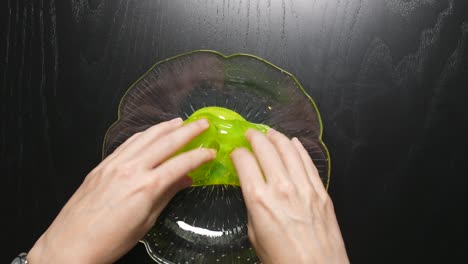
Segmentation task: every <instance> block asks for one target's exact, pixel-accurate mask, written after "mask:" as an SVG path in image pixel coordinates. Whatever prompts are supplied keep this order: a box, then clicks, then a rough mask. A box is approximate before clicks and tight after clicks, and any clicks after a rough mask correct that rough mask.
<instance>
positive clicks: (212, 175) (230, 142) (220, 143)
mask: <svg viewBox="0 0 468 264" xmlns="http://www.w3.org/2000/svg"><path fill="white" fill-rule="evenodd" d="M202 118H205V119H207V120H208V122H209V123H210V127H209V128H208V129H207V130H206V131H205V132H203V133H202V134H201V135H199V136H198V137H196V138H195V139H194V140H192V141H191V142H190V143H189V144H187V145H186V146H185V147H184V148H183V149H182V150H181V151H182V152H185V151H188V150H191V149H195V148H201V147H203V148H212V149H215V150H216V151H217V155H216V158H215V159H214V160H212V161H210V162H208V163H205V164H204V165H202V166H200V167H199V168H198V169H196V170H194V171H192V172H191V173H189V176H190V177H191V178H192V180H193V186H200V185H216V184H226V185H237V186H239V179H238V177H237V173H236V170H235V168H234V165H233V164H232V161H231V158H230V156H229V154H231V152H232V151H233V150H234V149H235V148H238V147H245V148H249V149H250V145H249V143H248V141H247V139H246V138H245V136H244V134H245V132H246V131H247V129H249V128H252V129H256V130H258V131H261V132H263V133H266V132H267V131H268V129H269V127H268V126H266V125H263V124H255V123H250V122H248V121H247V120H245V119H244V118H243V117H242V116H241V115H239V114H238V113H236V112H234V111H232V110H229V109H227V108H222V107H215V106H211V107H204V108H201V109H199V110H197V111H196V112H194V113H193V114H192V115H191V116H190V117H189V118H188V119H187V120H185V122H184V123H191V122H194V121H196V120H199V119H202Z"/></svg>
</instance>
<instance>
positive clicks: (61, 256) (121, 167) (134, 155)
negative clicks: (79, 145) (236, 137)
mask: <svg viewBox="0 0 468 264" xmlns="http://www.w3.org/2000/svg"><path fill="white" fill-rule="evenodd" d="M208 126H209V124H208V122H207V121H206V120H204V119H202V120H199V121H197V122H193V123H189V124H187V125H184V126H182V120H181V119H180V118H178V119H174V120H172V121H168V122H163V123H160V124H158V125H156V126H153V127H151V128H149V129H147V130H146V131H144V132H141V133H137V134H135V135H133V136H132V137H131V138H130V139H128V140H127V141H126V142H125V143H123V144H122V145H121V146H120V147H119V148H118V149H116V150H115V151H114V153H112V154H111V155H110V156H108V157H107V158H106V159H105V160H104V161H102V162H101V163H100V164H99V165H98V166H97V167H96V168H95V169H94V170H92V171H91V172H90V173H89V174H88V176H87V177H86V179H85V180H84V182H83V184H82V185H81V186H80V187H79V189H78V190H77V191H76V193H75V194H74V195H73V196H72V197H71V199H70V200H69V201H68V202H67V204H66V205H65V206H64V208H63V209H62V210H61V212H60V213H59V215H58V216H57V218H56V219H55V220H54V222H53V223H52V225H51V226H50V227H49V228H48V229H47V231H46V232H45V233H44V234H43V235H42V236H41V237H40V238H39V240H38V241H37V242H36V244H35V245H34V247H33V248H32V249H31V250H30V252H29V254H28V261H29V262H30V263H32V264H40V263H112V262H114V261H116V260H117V259H118V258H120V257H121V256H122V255H124V254H125V253H126V252H127V251H129V250H130V249H131V248H132V247H133V246H134V245H135V244H136V243H137V242H138V240H139V239H141V238H142V237H143V236H144V235H145V233H146V232H148V230H149V229H150V228H151V227H152V226H153V225H154V223H155V221H156V219H157V218H158V216H159V214H160V213H161V211H162V210H163V209H164V207H165V206H166V205H167V203H168V202H169V201H170V199H172V197H173V196H174V195H175V194H176V193H177V192H178V191H179V190H181V189H183V188H185V187H188V186H190V185H191V180H190V178H188V177H187V176H185V175H187V173H188V172H190V171H191V170H193V169H195V168H197V167H198V166H200V165H201V164H202V163H204V162H207V161H209V160H211V159H213V158H214V157H215V155H216V154H215V152H214V150H209V149H195V150H192V151H189V152H185V153H182V154H180V155H178V156H175V157H172V156H173V155H174V154H175V153H176V151H177V150H179V149H180V148H181V147H182V146H184V145H185V144H187V143H188V142H189V141H191V140H192V139H193V138H195V137H196V136H197V135H199V134H200V133H202V132H203V131H204V130H206V129H207V128H208Z"/></svg>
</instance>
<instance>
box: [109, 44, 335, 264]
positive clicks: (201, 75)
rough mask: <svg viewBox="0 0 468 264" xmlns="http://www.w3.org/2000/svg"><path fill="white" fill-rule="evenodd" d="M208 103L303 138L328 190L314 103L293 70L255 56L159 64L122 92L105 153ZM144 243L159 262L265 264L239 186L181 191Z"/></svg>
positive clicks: (184, 58)
mask: <svg viewBox="0 0 468 264" xmlns="http://www.w3.org/2000/svg"><path fill="white" fill-rule="evenodd" d="M206 106H220V107H225V108H229V109H231V110H234V111H236V112H237V113H239V114H240V115H242V116H243V117H244V118H245V119H247V120H248V121H249V122H253V123H262V124H265V125H268V126H270V127H273V128H275V129H276V130H278V131H280V132H282V133H284V134H285V135H287V136H288V137H290V138H292V137H297V138H299V140H301V142H302V143H303V144H304V146H305V147H306V149H307V151H308V152H309V154H310V155H311V157H312V159H313V160H314V163H315V165H316V167H317V169H318V171H319V174H320V177H321V178H322V181H323V183H324V185H325V186H326V187H328V183H329V178H330V157H329V153H328V150H327V148H326V147H325V145H324V144H323V142H322V140H321V137H322V122H321V119H320V114H319V112H318V109H317V107H316V105H315V103H314V101H313V100H312V98H311V97H310V96H309V95H308V94H307V93H306V92H305V91H304V89H303V88H302V86H301V85H300V84H299V82H298V81H297V80H296V78H295V77H294V76H293V75H291V74H290V73H288V72H286V71H284V70H282V69H280V68H278V67H276V66H274V65H273V64H271V63H269V62H267V61H265V60H263V59H261V58H258V57H256V56H253V55H249V54H234V55H230V56H224V55H222V54H220V53H218V52H215V51H193V52H189V53H186V54H182V55H179V56H176V57H174V58H170V59H167V60H164V61H161V62H159V63H157V64H155V65H154V66H153V67H152V68H151V69H150V70H149V71H148V72H147V73H146V74H145V75H143V76H142V77H141V78H140V79H139V80H137V81H136V82H135V83H134V84H133V85H132V86H131V87H130V88H129V89H128V91H127V92H126V94H125V95H124V96H123V98H122V100H121V102H120V105H119V112H118V120H117V121H116V122H115V123H114V124H113V125H112V126H111V127H110V128H109V130H108V131H107V133H106V136H105V139H104V144H103V158H104V157H106V156H107V155H109V154H110V153H112V152H113V151H114V150H115V149H116V148H117V147H118V146H119V145H120V144H122V143H123V142H124V141H125V140H126V139H127V138H129V137H130V136H131V135H133V134H134V133H136V132H139V131H143V130H145V129H146V128H148V127H150V126H152V125H155V124H158V123H160V122H162V121H166V120H170V119H172V118H175V117H178V116H180V117H185V118H187V117H189V116H190V115H191V114H192V113H193V112H195V111H196V110H198V109H199V108H202V107H206ZM141 241H142V242H143V243H144V244H145V246H146V248H147V251H148V254H149V255H150V256H151V257H152V258H153V259H154V260H155V261H156V262H157V263H259V259H258V257H257V256H256V254H255V251H254V250H253V248H252V246H251V245H250V242H249V240H248V237H247V212H246V208H245V204H244V200H243V198H242V192H241V189H240V188H239V187H238V186H229V185H210V186H198V187H190V188H187V189H185V190H183V191H181V192H179V193H178V194H177V195H176V196H175V197H174V198H173V199H172V200H171V202H170V203H169V205H168V206H167V207H166V208H165V210H164V211H163V212H162V214H161V215H160V217H159V218H158V220H157V222H156V224H155V225H154V226H153V228H152V229H151V230H150V231H149V232H148V233H147V234H146V235H145V237H144V238H142V240H141Z"/></svg>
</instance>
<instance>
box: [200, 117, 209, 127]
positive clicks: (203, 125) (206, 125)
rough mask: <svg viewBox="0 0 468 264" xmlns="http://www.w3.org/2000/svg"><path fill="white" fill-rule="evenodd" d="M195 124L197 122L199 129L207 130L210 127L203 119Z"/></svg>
mask: <svg viewBox="0 0 468 264" xmlns="http://www.w3.org/2000/svg"><path fill="white" fill-rule="evenodd" d="M197 122H198V124H199V125H200V126H201V127H203V128H207V127H209V126H210V123H208V120H206V119H204V118H203V119H200V120H198V121H197Z"/></svg>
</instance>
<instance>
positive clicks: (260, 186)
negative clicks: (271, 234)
mask: <svg viewBox="0 0 468 264" xmlns="http://www.w3.org/2000/svg"><path fill="white" fill-rule="evenodd" d="M231 159H232V163H233V164H234V168H235V169H236V172H237V176H238V177H239V182H240V185H241V190H242V195H243V197H244V200H245V204H246V207H247V211H248V212H249V222H251V220H252V218H250V216H251V215H252V214H255V213H256V212H257V210H255V203H256V202H258V200H259V198H260V197H261V196H262V195H263V193H265V187H266V184H265V179H264V178H263V174H262V171H261V169H260V167H259V165H258V162H257V160H256V159H255V157H254V155H253V154H252V153H251V152H250V151H249V150H247V149H245V148H238V149H235V150H234V151H233V152H231ZM252 231H253V230H252ZM251 239H252V238H251Z"/></svg>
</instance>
